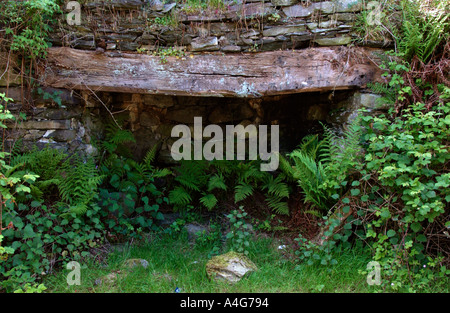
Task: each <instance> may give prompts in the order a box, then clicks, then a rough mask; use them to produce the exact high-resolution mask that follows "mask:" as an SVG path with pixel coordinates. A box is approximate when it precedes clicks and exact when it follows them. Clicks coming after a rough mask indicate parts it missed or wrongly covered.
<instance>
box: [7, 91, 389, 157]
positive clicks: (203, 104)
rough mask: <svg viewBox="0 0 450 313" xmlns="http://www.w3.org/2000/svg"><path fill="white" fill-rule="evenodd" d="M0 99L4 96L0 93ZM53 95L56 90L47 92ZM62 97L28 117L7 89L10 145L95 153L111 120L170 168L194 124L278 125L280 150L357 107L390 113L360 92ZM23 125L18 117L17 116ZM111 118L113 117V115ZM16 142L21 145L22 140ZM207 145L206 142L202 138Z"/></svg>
mask: <svg viewBox="0 0 450 313" xmlns="http://www.w3.org/2000/svg"><path fill="white" fill-rule="evenodd" d="M0 92H5V90H4V89H0ZM45 92H48V93H53V92H55V90H52V89H45ZM58 92H60V95H59V97H60V98H61V106H59V105H58V104H56V103H55V102H54V101H52V100H51V99H43V97H42V96H36V97H35V98H34V100H35V103H34V105H33V106H32V107H29V109H28V110H26V111H25V110H24V106H22V104H21V90H20V88H10V89H9V90H8V94H9V96H10V97H12V98H14V102H13V103H11V104H9V105H8V109H9V110H10V111H11V112H12V113H13V114H14V115H15V116H17V117H19V119H18V122H17V123H15V124H9V125H8V126H10V130H9V132H8V134H7V136H6V137H5V139H6V140H5V141H6V146H7V147H10V146H11V144H19V147H20V148H21V149H23V150H29V149H32V148H33V147H34V146H37V147H38V148H43V147H45V146H47V145H48V146H50V147H53V148H57V149H63V150H65V151H68V152H75V151H77V152H78V153H81V154H90V155H92V154H94V155H95V154H97V147H98V144H99V143H101V141H102V140H104V139H105V125H107V124H108V123H109V124H113V123H114V122H113V119H112V118H111V116H113V117H114V119H115V120H116V121H117V122H118V123H119V124H120V125H121V126H122V127H123V128H124V129H128V130H130V131H132V132H133V135H134V137H135V139H136V143H130V144H128V146H129V148H130V150H131V151H132V152H133V155H134V157H135V158H136V159H137V160H140V159H141V158H142V157H143V156H144V155H145V153H146V152H147V150H148V149H149V148H151V147H152V146H153V145H155V144H157V143H160V144H161V145H160V148H161V149H160V151H159V156H158V159H159V161H160V162H162V163H166V164H170V163H173V160H172V159H171V156H170V148H171V146H172V144H173V143H174V141H175V140H177V138H172V137H171V130H172V127H173V126H175V125H179V124H184V125H188V126H189V127H190V128H191V133H192V135H193V122H194V117H202V122H203V127H206V126H207V125H210V124H216V125H220V126H222V127H223V130H225V125H238V124H241V125H243V126H247V125H250V124H254V125H260V124H263V125H274V124H276V125H279V126H280V150H281V151H290V150H292V149H294V148H295V147H296V146H297V145H298V144H299V143H300V140H301V138H302V137H303V136H305V135H307V134H311V133H319V132H321V131H322V126H321V125H320V123H319V122H325V123H328V124H329V125H332V126H333V127H335V128H336V129H339V128H342V127H343V125H345V124H346V123H348V122H349V121H350V120H351V119H352V118H353V117H354V116H355V114H356V110H357V109H358V108H360V107H365V108H368V109H369V110H372V113H373V114H375V113H378V112H381V111H385V110H386V109H387V108H386V107H383V106H380V105H379V104H378V103H377V102H376V99H377V98H378V97H379V96H377V95H373V94H368V93H361V92H355V91H351V90H350V91H336V92H326V93H320V92H317V93H303V94H293V95H286V96H273V97H264V98H260V99H246V98H210V97H187V96H184V97H180V96H161V95H142V94H120V93H97V94H96V95H95V96H94V95H93V94H92V93H84V92H83V93H81V94H78V93H76V92H75V93H72V92H69V91H66V90H58ZM21 112H22V113H24V114H26V119H25V120H24V119H21V118H20V113H21ZM111 114H112V115H111ZM18 140H19V141H18ZM205 140H207V139H205Z"/></svg>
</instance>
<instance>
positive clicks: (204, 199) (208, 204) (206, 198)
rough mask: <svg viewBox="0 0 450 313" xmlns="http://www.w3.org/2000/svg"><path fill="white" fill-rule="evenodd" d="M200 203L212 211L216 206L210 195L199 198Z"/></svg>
mask: <svg viewBox="0 0 450 313" xmlns="http://www.w3.org/2000/svg"><path fill="white" fill-rule="evenodd" d="M200 202H201V203H202V204H203V205H204V206H205V207H206V208H207V209H208V210H212V209H213V208H214V207H215V206H216V204H217V198H216V196H215V195H213V194H212V193H209V194H205V195H203V197H201V198H200Z"/></svg>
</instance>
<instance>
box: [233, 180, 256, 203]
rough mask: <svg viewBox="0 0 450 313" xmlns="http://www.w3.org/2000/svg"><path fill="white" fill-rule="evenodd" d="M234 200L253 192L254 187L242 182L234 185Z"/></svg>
mask: <svg viewBox="0 0 450 313" xmlns="http://www.w3.org/2000/svg"><path fill="white" fill-rule="evenodd" d="M234 190H235V194H234V201H235V202H239V201H242V200H244V199H246V198H247V197H248V196H250V195H252V194H253V187H252V186H251V185H249V184H245V183H240V184H239V185H236V186H235V187H234Z"/></svg>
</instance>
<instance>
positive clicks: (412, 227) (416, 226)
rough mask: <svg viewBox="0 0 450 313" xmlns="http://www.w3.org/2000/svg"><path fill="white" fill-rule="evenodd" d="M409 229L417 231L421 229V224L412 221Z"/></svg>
mask: <svg viewBox="0 0 450 313" xmlns="http://www.w3.org/2000/svg"><path fill="white" fill-rule="evenodd" d="M411 229H412V230H413V231H414V232H415V233H417V232H419V231H420V230H421V229H422V225H420V223H412V224H411Z"/></svg>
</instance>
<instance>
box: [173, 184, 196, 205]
mask: <svg viewBox="0 0 450 313" xmlns="http://www.w3.org/2000/svg"><path fill="white" fill-rule="evenodd" d="M169 201H170V202H171V203H173V204H176V205H186V204H188V203H190V202H191V201H192V198H191V195H190V194H189V193H188V192H187V191H186V189H184V188H183V187H181V186H177V187H175V188H174V189H173V190H172V191H170V193H169Z"/></svg>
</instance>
